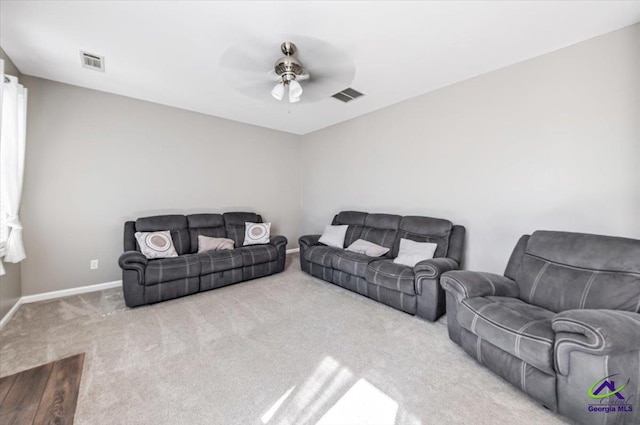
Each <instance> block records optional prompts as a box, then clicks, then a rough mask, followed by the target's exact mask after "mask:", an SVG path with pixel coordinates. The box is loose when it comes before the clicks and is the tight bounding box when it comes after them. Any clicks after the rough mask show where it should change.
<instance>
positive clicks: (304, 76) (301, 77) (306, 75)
mask: <svg viewBox="0 0 640 425" xmlns="http://www.w3.org/2000/svg"><path fill="white" fill-rule="evenodd" d="M309 78H311V75H310V74H309V73H308V72H307V71H306V70H305V71H304V73H302V74H300V75H298V76H297V77H296V80H298V81H304V80H308V79H309Z"/></svg>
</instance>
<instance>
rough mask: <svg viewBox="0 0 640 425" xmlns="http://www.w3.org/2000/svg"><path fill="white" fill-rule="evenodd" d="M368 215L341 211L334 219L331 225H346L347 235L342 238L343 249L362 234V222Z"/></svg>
mask: <svg viewBox="0 0 640 425" xmlns="http://www.w3.org/2000/svg"><path fill="white" fill-rule="evenodd" d="M368 215H369V214H367V213H365V212H360V211H341V212H339V213H338V214H337V215H336V216H335V217H333V221H332V222H331V224H333V225H345V224H346V225H348V226H349V229H347V234H346V235H345V237H344V247H345V248H346V247H348V246H349V245H351V244H352V243H354V242H355V241H357V240H358V239H360V234H361V233H362V228H363V227H364V222H365V220H366V219H367V216H368Z"/></svg>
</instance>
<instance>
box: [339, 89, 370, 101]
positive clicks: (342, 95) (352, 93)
mask: <svg viewBox="0 0 640 425" xmlns="http://www.w3.org/2000/svg"><path fill="white" fill-rule="evenodd" d="M360 96H363V94H362V93H360V92H359V91H357V90H354V89H352V88H347V89H344V90H342V91H341V92H339V93H336V94H334V95H333V96H331V97H333V98H335V99H338V100H340V101H342V102H344V103H347V102H350V101H352V100H353V99H357V98H359V97H360Z"/></svg>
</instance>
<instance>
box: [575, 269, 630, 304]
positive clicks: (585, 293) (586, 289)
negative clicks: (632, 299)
mask: <svg viewBox="0 0 640 425" xmlns="http://www.w3.org/2000/svg"><path fill="white" fill-rule="evenodd" d="M597 274H598V271H594V272H593V273H591V276H590V277H589V280H588V281H587V284H586V285H585V287H584V291H583V292H582V297H580V309H583V308H584V305H585V303H586V302H587V297H588V296H589V290H590V289H591V285H592V284H593V281H594V280H595V278H596V276H597ZM639 302H640V298H639Z"/></svg>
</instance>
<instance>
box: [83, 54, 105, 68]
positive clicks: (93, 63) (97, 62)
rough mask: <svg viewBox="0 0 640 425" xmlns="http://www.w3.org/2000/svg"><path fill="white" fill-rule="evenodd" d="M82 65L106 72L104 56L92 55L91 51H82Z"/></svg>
mask: <svg viewBox="0 0 640 425" xmlns="http://www.w3.org/2000/svg"><path fill="white" fill-rule="evenodd" d="M80 59H81V60H82V67H83V68H88V69H93V70H94V71H100V72H104V56H98V55H92V54H91V53H87V52H83V51H82V50H81V51H80Z"/></svg>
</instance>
